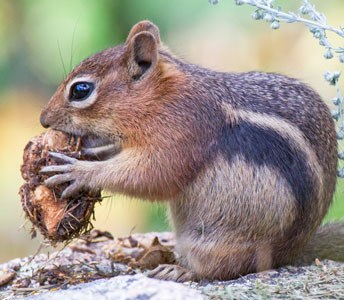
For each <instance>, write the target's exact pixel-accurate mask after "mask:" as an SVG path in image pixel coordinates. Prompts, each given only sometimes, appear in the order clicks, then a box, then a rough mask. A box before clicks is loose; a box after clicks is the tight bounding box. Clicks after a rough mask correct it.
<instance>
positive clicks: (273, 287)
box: [0, 231, 344, 300]
mask: <svg viewBox="0 0 344 300" xmlns="http://www.w3.org/2000/svg"><path fill="white" fill-rule="evenodd" d="M156 236H157V237H158V239H159V241H160V243H161V246H162V247H160V246H159V247H160V248H162V249H164V248H166V249H173V244H174V239H173V235H172V234H171V233H148V234H133V235H132V236H130V237H126V238H112V237H111V235H110V234H108V233H106V232H105V233H104V232H99V231H94V233H93V236H92V235H91V237H87V238H85V239H83V240H78V241H76V242H75V243H74V244H72V245H69V246H67V247H66V248H65V249H63V250H62V251H59V252H55V253H53V254H51V255H46V254H39V255H36V256H35V257H26V258H23V259H14V260H12V261H9V262H7V263H5V264H2V265H0V299H1V300H3V299H16V298H23V297H26V298H27V299H41V300H54V299H82V300H88V299H130V300H131V299H135V300H149V299H290V298H292V299H324V298H325V299H344V264H343V263H339V262H333V261H318V260H317V261H316V262H315V263H314V264H313V265H310V266H304V267H285V268H281V269H278V270H271V271H266V272H262V273H258V274H249V275H246V276H243V277H241V278H239V279H236V280H230V281H222V282H219V281H215V282H207V281H202V282H199V283H197V282H185V283H183V284H182V283H175V282H167V281H159V280H155V279H151V278H147V277H146V276H145V272H146V270H145V269H142V270H141V269H139V268H134V267H131V266H130V264H131V263H132V262H136V263H135V264H134V266H135V267H136V266H137V265H140V263H138V262H140V257H141V258H142V257H147V256H149V254H152V252H150V249H156V248H152V247H151V246H150V245H151V243H152V241H153V240H155V237H156ZM155 247H156V246H155ZM159 247H158V248H159ZM160 248H159V249H160ZM159 251H161V250H159ZM159 253H160V252H159ZM143 254H145V255H143ZM153 254H156V251H155V250H154V251H153ZM154 257H159V255H158V256H154ZM161 257H164V255H162V256H161ZM148 258H149V257H148ZM150 259H151V257H150ZM148 261H149V260H148ZM142 265H144V266H147V261H146V262H145V263H143V264H142ZM150 267H153V266H150ZM12 273H13V274H14V275H12Z"/></svg>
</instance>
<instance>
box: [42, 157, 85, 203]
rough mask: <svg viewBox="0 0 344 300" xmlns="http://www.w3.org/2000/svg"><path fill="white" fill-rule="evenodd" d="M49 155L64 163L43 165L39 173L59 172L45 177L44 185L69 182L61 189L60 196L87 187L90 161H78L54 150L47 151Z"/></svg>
mask: <svg viewBox="0 0 344 300" xmlns="http://www.w3.org/2000/svg"><path fill="white" fill-rule="evenodd" d="M49 155H50V156H52V157H54V158H56V159H58V160H61V161H63V162H65V163H66V164H64V165H53V166H46V167H43V168H42V169H41V173H61V174H57V175H53V176H51V177H50V178H48V179H46V180H45V182H44V184H45V185H47V186H49V187H53V186H56V185H59V184H62V183H66V182H70V184H69V186H68V187H67V188H66V189H65V190H64V191H63V193H62V195H61V197H62V198H68V197H71V196H72V195H74V194H76V193H77V192H79V191H80V190H83V189H85V188H88V183H89V175H90V174H89V173H90V170H89V164H90V163H91V162H88V161H80V160H78V159H76V158H72V157H69V156H67V155H64V154H61V153H55V152H49Z"/></svg>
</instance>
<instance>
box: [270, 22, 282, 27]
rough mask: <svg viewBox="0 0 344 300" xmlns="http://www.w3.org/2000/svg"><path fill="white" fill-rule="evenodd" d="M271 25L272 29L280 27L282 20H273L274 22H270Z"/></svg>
mask: <svg viewBox="0 0 344 300" xmlns="http://www.w3.org/2000/svg"><path fill="white" fill-rule="evenodd" d="M270 27H271V28H272V29H278V28H280V22H278V21H273V22H272V23H271V24H270Z"/></svg>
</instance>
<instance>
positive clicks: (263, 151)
mask: <svg viewBox="0 0 344 300" xmlns="http://www.w3.org/2000/svg"><path fill="white" fill-rule="evenodd" d="M218 145H219V147H220V151H221V152H222V153H224V154H225V157H226V158H227V159H228V160H229V161H231V160H233V159H234V158H235V157H236V156H238V155H240V156H242V157H243V158H244V159H245V160H246V161H247V162H249V163H250V164H254V165H258V166H262V165H267V166H269V167H272V168H274V169H275V170H277V171H279V172H280V174H281V175H282V176H283V177H284V178H285V179H286V180H287V182H288V183H289V185H290V187H291V189H292V191H293V193H294V195H295V198H296V201H297V203H298V205H299V207H300V208H301V209H302V211H303V210H304V209H305V208H306V207H307V206H308V205H309V204H310V203H309V201H310V200H311V199H312V195H313V194H314V189H313V186H314V182H313V178H312V174H311V170H310V168H309V166H308V164H307V158H306V156H305V155H304V154H303V153H302V152H301V151H300V150H298V149H293V147H292V146H291V145H290V143H289V142H288V140H287V139H285V138H284V137H282V136H281V135H279V134H278V133H277V132H276V131H274V130H272V129H266V128H260V127H257V126H255V125H254V124H251V123H248V122H240V123H239V124H238V125H236V126H234V127H231V126H230V125H226V126H225V127H224V128H223V130H222V134H221V138H220V141H219V144H218ZM257 176H260V175H259V174H257Z"/></svg>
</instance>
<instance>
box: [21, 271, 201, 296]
mask: <svg viewBox="0 0 344 300" xmlns="http://www.w3.org/2000/svg"><path fill="white" fill-rule="evenodd" d="M27 299H28V300H29V299H30V300H31V299H32V300H61V299H69V300H80V299H82V300H94V299H102V300H103V299H116V300H122V299H123V300H148V299H152V300H188V299H190V300H201V299H206V298H205V296H202V295H201V293H200V292H198V291H197V290H193V289H190V288H188V287H186V286H183V285H182V284H178V283H175V282H168V281H161V280H157V279H152V278H147V277H146V276H144V275H141V274H137V275H125V276H117V277H113V278H110V279H100V280H96V281H93V282H89V283H83V284H79V285H77V286H72V287H70V288H69V289H68V290H59V291H56V292H50V293H44V294H41V295H37V296H32V297H27Z"/></svg>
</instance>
